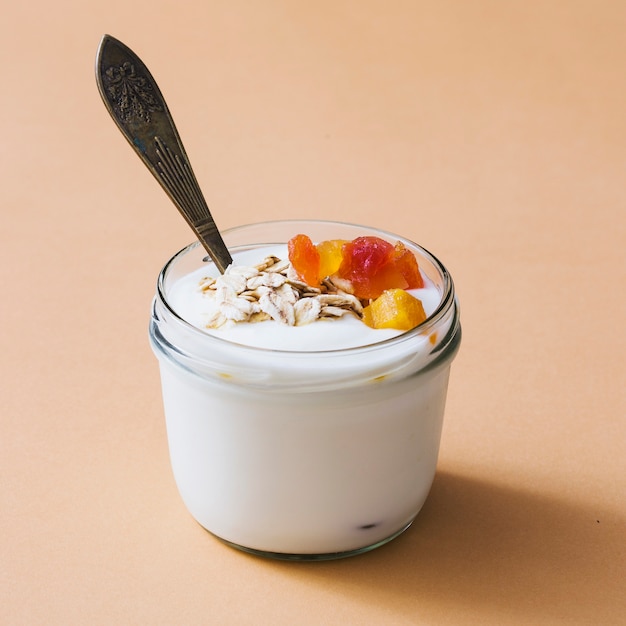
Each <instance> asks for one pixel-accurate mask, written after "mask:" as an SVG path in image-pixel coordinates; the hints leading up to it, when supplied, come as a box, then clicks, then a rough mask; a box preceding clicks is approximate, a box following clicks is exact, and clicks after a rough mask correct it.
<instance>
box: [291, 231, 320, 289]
mask: <svg viewBox="0 0 626 626" xmlns="http://www.w3.org/2000/svg"><path fill="white" fill-rule="evenodd" d="M287 250H288V251H289V261H290V262H291V266H292V267H293V269H294V270H295V272H296V274H297V275H298V278H299V279H300V280H302V281H304V282H305V283H306V284H307V285H311V286H313V287H317V286H319V284H320V279H319V274H320V253H319V252H318V251H317V248H316V247H315V245H314V244H313V242H312V241H311V238H310V237H308V236H307V235H295V236H294V237H292V238H291V239H290V240H289V241H288V242H287Z"/></svg>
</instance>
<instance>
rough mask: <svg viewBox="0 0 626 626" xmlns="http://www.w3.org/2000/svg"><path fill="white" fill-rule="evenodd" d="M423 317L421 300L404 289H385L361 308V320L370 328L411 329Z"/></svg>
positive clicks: (419, 322)
mask: <svg viewBox="0 0 626 626" xmlns="http://www.w3.org/2000/svg"><path fill="white" fill-rule="evenodd" d="M425 319H426V312H425V311H424V307H423V306H422V302H421V300H418V299H417V298H415V297H413V296H412V295H411V294H410V293H408V292H406V291H404V289H387V290H386V291H383V293H382V294H381V295H380V296H379V297H378V298H376V300H374V302H372V303H371V304H369V305H368V306H366V307H365V308H364V309H363V321H364V322H365V323H366V324H367V325H368V326H369V327H370V328H395V329H397V330H411V328H415V327H416V326H417V325H418V324H421V323H422V322H423V321H424V320H425Z"/></svg>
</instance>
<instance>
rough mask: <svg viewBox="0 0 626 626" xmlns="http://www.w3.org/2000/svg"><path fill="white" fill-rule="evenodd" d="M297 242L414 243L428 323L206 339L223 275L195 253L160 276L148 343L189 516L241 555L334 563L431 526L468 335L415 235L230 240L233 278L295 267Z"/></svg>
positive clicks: (280, 226) (347, 320)
mask: <svg viewBox="0 0 626 626" xmlns="http://www.w3.org/2000/svg"><path fill="white" fill-rule="evenodd" d="M297 233H306V234H307V235H308V236H309V237H310V238H311V240H312V241H314V242H321V241H326V240H331V239H342V240H352V239H354V238H356V237H363V236H365V237H367V236H375V237H379V238H382V239H384V240H387V241H389V242H391V243H396V242H402V245H403V246H405V247H406V248H407V249H409V250H411V251H412V252H413V254H414V255H415V257H416V259H417V261H418V264H419V270H420V272H421V274H422V276H423V277H424V281H425V286H424V288H423V289H422V290H418V291H419V292H420V293H418V297H419V296H420V295H421V296H422V297H423V299H424V309H425V311H426V319H425V320H424V321H423V322H421V323H419V324H418V325H417V326H416V327H415V328H412V329H411V330H408V331H398V330H384V329H381V330H378V329H376V330H375V329H371V328H367V327H366V326H365V324H363V322H361V321H360V320H359V319H358V318H357V316H354V315H345V316H343V317H341V318H340V319H332V320H326V319H320V320H317V321H314V322H312V323H310V324H306V325H303V326H301V327H294V326H293V325H292V326H289V327H288V328H287V327H286V325H285V324H282V325H281V324H280V323H279V322H275V321H273V320H270V321H263V322H259V323H255V324H248V323H246V322H243V323H236V324H230V325H226V326H225V327H224V328H218V329H216V330H213V329H210V328H207V327H206V326H207V325H206V323H205V322H206V319H207V317H206V314H205V313H204V312H203V311H202V310H201V309H202V305H201V304H200V305H197V302H202V300H198V294H199V286H200V285H201V284H203V281H204V284H206V281H207V279H209V281H210V280H212V278H211V277H219V272H218V271H217V270H216V268H215V267H214V266H213V264H212V263H211V262H210V261H208V260H207V258H206V252H205V251H204V249H203V248H202V247H201V246H200V244H199V243H197V242H196V243H193V244H191V245H189V246H187V247H186V248H184V249H183V250H181V251H180V252H178V253H177V254H175V255H174V256H173V257H172V258H171V259H170V260H169V261H168V262H167V264H166V265H165V267H164V268H163V270H162V271H161V273H160V275H159V277H158V283H157V293H156V296H155V298H154V302H153V308H152V317H151V322H150V340H151V345H152V348H153V350H154V352H155V354H156V356H157V358H158V362H159V366H160V374H161V382H162V393H163V405H164V412H165V419H166V426H167V438H168V446H169V454H170V461H171V465H172V469H173V474H174V477H175V480H176V484H177V487H178V490H179V492H180V495H181V497H182V500H183V502H184V504H185V506H186V507H187V509H188V510H189V512H190V513H191V515H192V516H193V517H194V518H195V519H196V520H197V521H198V522H199V523H200V524H201V525H202V526H203V527H204V528H205V529H206V530H208V531H209V532H210V533H212V534H213V535H215V536H216V537H218V538H219V539H221V540H222V541H224V542H226V543H228V544H230V545H232V546H234V547H236V548H239V549H241V550H245V551H247V552H251V553H255V554H260V555H264V556H270V557H275V558H282V559H293V560H321V559H330V558H339V557H344V556H350V555H353V554H358V553H361V552H365V551H367V550H371V549H373V548H376V547H378V546H381V545H383V544H385V543H386V542H388V541H390V540H391V539H393V538H394V537H396V536H398V535H399V534H400V533H402V532H403V531H404V530H406V529H407V528H408V527H409V526H410V524H411V522H412V521H413V519H414V518H415V517H416V515H417V514H418V513H419V511H420V509H421V507H422V505H423V504H424V501H425V500H426V497H427V495H428V492H429V490H430V487H431V485H432V482H433V478H434V475H435V469H436V465H437V456H438V452H439V443H440V438H441V430H442V422H443V415H444V406H445V401H446V392H447V387H448V378H449V373H450V366H451V363H452V360H453V358H454V356H455V354H456V352H457V350H458V347H459V344H460V339H461V328H460V322H459V310H458V305H457V301H456V297H455V292H454V285H453V282H452V278H451V277H450V275H449V273H448V272H447V270H446V269H445V267H444V266H443V265H442V264H441V263H440V262H439V261H438V260H437V259H436V258H435V257H434V256H433V255H432V254H430V253H429V252H428V251H426V250H425V249H424V248H422V247H420V246H418V245H417V244H415V243H413V242H411V241H409V240H406V239H404V238H402V237H398V236H396V235H393V234H391V233H386V232H382V231H380V230H377V229H372V228H368V227H363V226H358V225H352V224H346V223H340V222H324V221H303V220H291V221H279V222H264V223H259V224H251V225H247V226H241V227H237V228H233V229H230V230H227V231H225V232H224V233H223V237H224V240H225V242H226V245H227V246H228V248H229V250H230V251H231V254H232V256H233V260H234V265H239V264H243V265H245V266H248V265H252V264H253V260H254V261H260V260H261V259H263V258H265V257H266V256H267V255H268V254H271V255H274V256H275V257H279V258H281V257H282V258H286V255H287V242H288V241H289V240H290V239H291V238H292V237H293V236H294V235H295V234H297ZM200 291H201V290H200ZM203 316H204V317H203Z"/></svg>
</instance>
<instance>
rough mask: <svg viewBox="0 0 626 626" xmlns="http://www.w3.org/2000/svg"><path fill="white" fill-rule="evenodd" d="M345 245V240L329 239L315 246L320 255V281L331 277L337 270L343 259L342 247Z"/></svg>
mask: <svg viewBox="0 0 626 626" xmlns="http://www.w3.org/2000/svg"><path fill="white" fill-rule="evenodd" d="M346 243H348V242H347V241H346V240H345V239H329V240H328V241H321V242H320V243H318V244H317V245H316V246H315V247H316V248H317V251H318V252H319V253H320V270H319V279H320V280H323V279H324V278H326V277H327V276H331V275H332V274H334V273H335V272H336V271H337V270H338V269H339V266H340V265H341V261H342V259H343V246H344V244H346Z"/></svg>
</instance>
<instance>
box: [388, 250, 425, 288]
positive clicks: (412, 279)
mask: <svg viewBox="0 0 626 626" xmlns="http://www.w3.org/2000/svg"><path fill="white" fill-rule="evenodd" d="M393 262H394V265H395V266H396V268H397V269H398V271H399V272H400V273H401V274H402V276H404V278H405V280H406V282H407V283H408V285H407V287H405V289H421V288H422V287H423V286H424V279H423V278H422V275H421V274H420V269H419V265H418V264H417V259H416V258H415V255H414V254H413V253H412V252H411V251H410V250H409V249H408V248H407V247H406V246H405V245H404V244H403V243H402V242H401V241H398V243H396V245H395V248H394V252H393Z"/></svg>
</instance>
